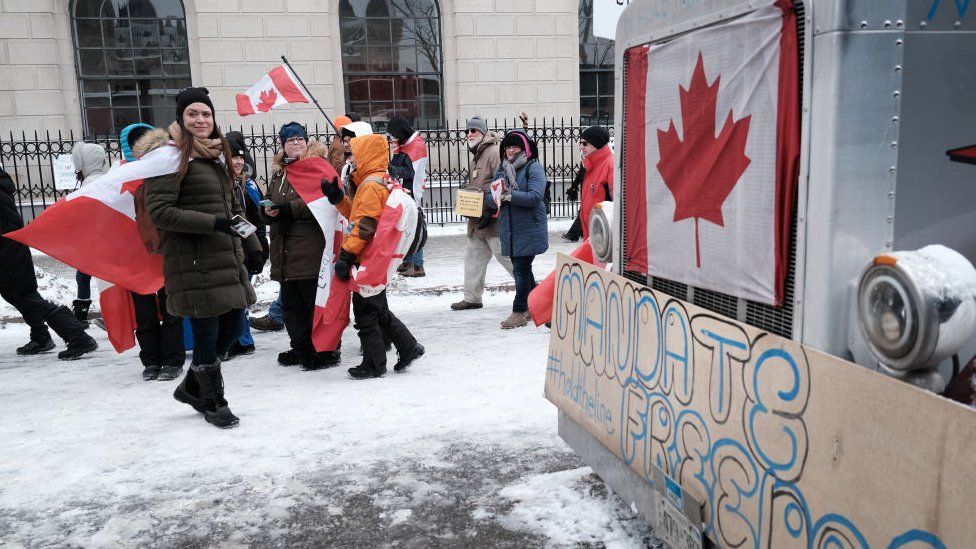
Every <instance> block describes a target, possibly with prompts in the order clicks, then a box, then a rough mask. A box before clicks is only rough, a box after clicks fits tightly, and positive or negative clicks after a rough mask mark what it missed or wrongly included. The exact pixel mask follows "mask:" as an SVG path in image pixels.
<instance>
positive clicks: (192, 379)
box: [173, 368, 203, 414]
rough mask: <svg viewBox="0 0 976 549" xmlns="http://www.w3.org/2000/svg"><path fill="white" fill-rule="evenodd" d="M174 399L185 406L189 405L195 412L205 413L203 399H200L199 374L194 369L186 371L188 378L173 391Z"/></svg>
mask: <svg viewBox="0 0 976 549" xmlns="http://www.w3.org/2000/svg"><path fill="white" fill-rule="evenodd" d="M173 398H175V399H176V400H178V401H180V402H182V403H183V404H189V405H190V406H191V407H193V409H194V410H196V411H198V412H200V413H201V414H202V413H203V399H202V398H200V384H199V383H197V373H196V371H195V370H193V368H190V369H189V370H187V371H186V376H185V377H184V378H183V381H181V382H180V384H179V385H177V386H176V390H175V391H173Z"/></svg>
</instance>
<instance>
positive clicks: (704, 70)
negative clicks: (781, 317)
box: [624, 0, 799, 304]
mask: <svg viewBox="0 0 976 549" xmlns="http://www.w3.org/2000/svg"><path fill="white" fill-rule="evenodd" d="M625 58H626V60H627V67H628V75H627V80H626V87H625V90H624V102H625V104H626V105H627V108H626V115H625V121H624V123H625V131H624V139H625V143H626V145H625V156H626V158H625V160H624V175H625V177H624V184H625V194H624V196H625V197H628V200H626V202H625V204H624V210H625V216H626V224H625V233H626V234H625V235H624V236H625V238H626V242H627V243H628V248H627V249H626V250H625V256H624V261H625V269H626V270H630V271H636V272H640V273H645V274H650V275H652V276H655V277H661V278H666V279H671V280H675V281H678V282H681V283H685V284H690V285H692V286H695V287H699V288H705V289H708V290H714V291H718V292H722V293H726V294H731V295H733V296H736V297H740V298H745V299H749V300H753V301H758V302H761V303H767V304H779V303H780V302H781V301H782V299H783V287H784V280H785V276H786V268H787V262H788V259H789V240H790V238H789V237H790V224H791V217H792V211H793V201H794V197H795V195H796V184H797V183H796V176H797V166H798V159H799V88H798V56H797V37H796V14H795V12H794V10H793V4H792V2H791V1H789V0H777V1H767V2H765V3H764V4H760V5H758V7H757V8H756V9H755V10H754V11H752V12H750V13H748V14H746V15H744V16H743V17H740V18H737V19H730V20H727V21H724V22H721V23H717V24H715V25H712V26H709V27H704V28H701V29H698V30H695V31H692V32H690V33H687V34H684V35H681V36H679V37H678V38H675V39H674V40H670V41H668V42H665V43H662V44H654V45H651V46H637V47H634V48H630V49H629V50H627V52H626V53H625Z"/></svg>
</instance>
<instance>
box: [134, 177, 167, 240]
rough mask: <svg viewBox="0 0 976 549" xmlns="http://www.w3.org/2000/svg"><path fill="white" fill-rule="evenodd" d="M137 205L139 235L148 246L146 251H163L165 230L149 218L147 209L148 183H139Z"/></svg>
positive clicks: (136, 197)
mask: <svg viewBox="0 0 976 549" xmlns="http://www.w3.org/2000/svg"><path fill="white" fill-rule="evenodd" d="M135 206H136V227H137V228H138V229H139V236H140V237H141V238H142V243H143V244H144V245H145V246H146V251H147V252H149V253H151V254H161V253H163V240H164V235H163V231H162V230H160V229H159V227H157V226H156V224H155V223H153V222H152V219H150V218H149V212H148V211H146V184H145V183H143V184H142V185H139V188H137V189H136V195H135Z"/></svg>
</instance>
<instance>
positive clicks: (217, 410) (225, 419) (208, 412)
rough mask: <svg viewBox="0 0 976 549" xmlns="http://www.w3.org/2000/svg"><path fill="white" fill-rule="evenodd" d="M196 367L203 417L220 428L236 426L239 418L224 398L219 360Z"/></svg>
mask: <svg viewBox="0 0 976 549" xmlns="http://www.w3.org/2000/svg"><path fill="white" fill-rule="evenodd" d="M196 368H197V374H198V378H197V380H198V382H199V384H200V398H201V400H203V419H205V420H207V423H209V424H211V425H214V426H216V427H220V428H221V429H230V428H232V427H237V425H238V424H239V423H240V422H241V420H240V418H238V417H237V416H235V415H234V413H233V412H231V411H230V407H229V406H228V405H227V399H225V398H224V376H223V375H222V374H221V372H220V361H217V363H215V364H209V365H198V366H196Z"/></svg>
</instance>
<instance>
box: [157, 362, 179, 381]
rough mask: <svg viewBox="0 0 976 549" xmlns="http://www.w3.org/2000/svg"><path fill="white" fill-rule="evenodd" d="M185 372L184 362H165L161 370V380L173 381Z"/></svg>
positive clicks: (159, 377)
mask: <svg viewBox="0 0 976 549" xmlns="http://www.w3.org/2000/svg"><path fill="white" fill-rule="evenodd" d="M181 373H183V364H163V365H162V367H161V369H160V370H159V376H158V378H157V379H159V381H173V380H174V379H176V378H178V377H180V374H181Z"/></svg>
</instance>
